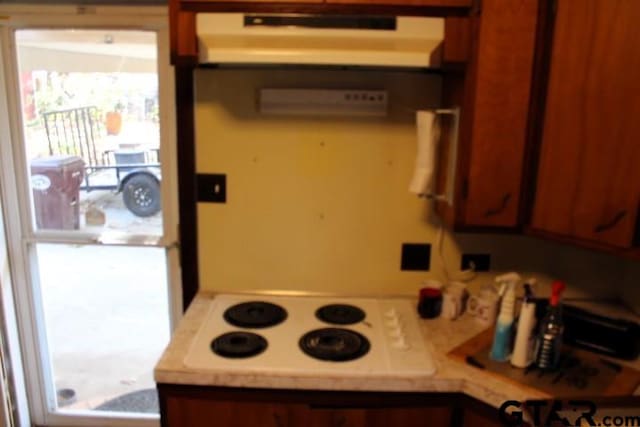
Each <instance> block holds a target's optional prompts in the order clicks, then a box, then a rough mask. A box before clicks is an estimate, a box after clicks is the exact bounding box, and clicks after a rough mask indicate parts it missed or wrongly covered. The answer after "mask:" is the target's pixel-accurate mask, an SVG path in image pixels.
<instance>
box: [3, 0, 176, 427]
mask: <svg viewBox="0 0 640 427" xmlns="http://www.w3.org/2000/svg"><path fill="white" fill-rule="evenodd" d="M55 28H59V29H65V28H83V29H100V28H106V29H112V30H117V29H123V30H150V31H155V32H156V34H157V46H158V85H159V105H160V114H161V117H160V137H161V144H160V147H161V151H160V161H161V164H162V165H163V166H162V167H163V171H162V176H163V180H162V185H161V187H160V188H161V191H162V209H163V227H164V230H163V236H162V237H161V238H158V239H155V238H150V236H114V235H112V234H107V233H101V234H86V233H78V232H68V231H44V230H34V228H33V224H32V220H31V218H30V216H27V215H21V214H20V213H21V212H30V209H31V208H30V185H29V182H28V178H27V177H28V171H27V162H26V155H25V144H24V138H23V130H22V129H23V128H22V114H21V107H20V105H21V102H20V95H19V93H20V92H19V79H18V70H17V61H16V60H15V58H16V45H15V37H14V32H15V30H17V29H55ZM168 28H169V25H168V11H167V8H166V7H139V6H138V7H124V6H117V7H116V6H42V5H38V6H17V5H4V6H3V5H0V53H1V55H0V93H1V92H3V91H4V92H6V106H5V108H6V110H7V111H8V115H0V129H5V130H8V132H7V131H4V132H2V131H0V167H1V169H2V171H0V181H1V182H2V183H3V185H2V197H3V200H4V203H3V205H4V209H5V221H6V225H7V241H8V246H9V252H10V253H11V255H12V263H11V274H12V278H13V283H14V284H17V285H16V286H15V289H14V293H15V301H16V305H17V306H19V307H23V308H26V309H23V310H20V312H19V313H18V332H19V337H20V341H21V350H22V359H23V363H24V368H25V372H24V380H25V385H26V392H27V396H29V399H28V404H29V408H30V411H29V412H30V414H31V422H33V423H35V424H44V425H66V426H75V425H90V426H104V427H120V426H122V427H124V426H128V427H131V426H141V427H142V426H145V427H146V426H157V425H159V422H158V417H157V416H155V415H142V414H137V415H132V416H128V417H124V416H123V415H122V414H113V415H111V414H105V415H104V416H94V415H93V414H92V413H91V412H90V411H73V412H71V411H65V410H63V409H58V410H56V411H55V412H53V411H52V410H51V409H52V408H55V396H51V395H49V396H47V393H46V390H53V389H54V387H53V384H52V375H51V367H50V366H48V365H47V363H45V361H46V360H47V359H48V358H47V357H44V355H43V354H42V353H43V352H42V351H39V349H40V348H41V347H42V343H46V333H45V330H44V319H43V318H42V313H43V311H42V309H41V308H42V307H41V300H40V297H39V292H38V287H39V285H38V278H37V277H36V275H37V269H36V268H35V265H32V262H33V261H32V260H34V259H35V257H33V256H31V255H32V254H31V253H30V251H33V250H35V246H34V245H33V243H35V242H38V243H44V242H57V243H78V244H102V245H126V246H152V247H165V248H166V249H167V266H168V283H169V290H168V292H169V301H170V313H168V315H169V317H170V324H171V328H173V327H174V325H175V324H176V323H177V321H178V320H179V318H180V317H181V313H182V291H181V285H180V272H179V256H178V253H177V250H175V249H176V248H177V245H176V244H175V242H176V240H177V224H178V209H177V207H178V201H177V200H178V198H177V165H176V161H175V159H176V153H175V151H176V143H175V141H176V125H175V101H174V100H175V96H174V80H173V79H174V77H173V69H172V67H171V66H170V64H169V57H170V56H169V33H168ZM0 98H2V97H0ZM2 107H3V106H2V105H0V112H1V111H2V110H3V108H2ZM7 138H8V139H9V140H7ZM8 206H13V207H16V206H17V207H19V209H15V208H14V209H9V208H8ZM47 347H48V346H46V345H45V348H47ZM49 394H51V393H49Z"/></svg>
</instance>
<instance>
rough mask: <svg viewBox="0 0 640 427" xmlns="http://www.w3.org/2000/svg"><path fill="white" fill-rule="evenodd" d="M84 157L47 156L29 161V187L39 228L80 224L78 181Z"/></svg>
mask: <svg viewBox="0 0 640 427" xmlns="http://www.w3.org/2000/svg"><path fill="white" fill-rule="evenodd" d="M83 177H84V161H83V160H82V159H81V158H80V157H77V156H50V157H41V158H37V159H34V160H32V161H31V189H32V191H33V205H34V210H35V215H36V225H37V226H38V228H39V229H50V230H51V229H54V230H77V229H78V228H80V185H81V184H82V179H83Z"/></svg>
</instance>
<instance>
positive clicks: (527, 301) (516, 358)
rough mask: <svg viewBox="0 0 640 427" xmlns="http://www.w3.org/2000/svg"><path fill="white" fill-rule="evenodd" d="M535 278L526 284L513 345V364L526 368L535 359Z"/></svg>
mask: <svg viewBox="0 0 640 427" xmlns="http://www.w3.org/2000/svg"><path fill="white" fill-rule="evenodd" d="M535 281H536V280H535V279H529V280H528V281H527V283H525V284H524V299H523V301H522V308H521V309H520V319H519V320H518V331H517V332H516V342H515V344H514V346H513V354H512V355H511V364H512V365H513V366H515V367H516V368H526V367H527V366H529V365H530V364H531V362H532V361H533V344H534V341H535V340H534V336H533V328H534V327H535V326H536V303H535V302H534V301H533V290H532V289H531V288H532V287H533V285H534V284H535Z"/></svg>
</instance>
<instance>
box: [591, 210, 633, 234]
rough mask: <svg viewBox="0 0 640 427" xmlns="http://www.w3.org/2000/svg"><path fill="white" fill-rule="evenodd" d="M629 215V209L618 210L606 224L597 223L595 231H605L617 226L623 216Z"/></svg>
mask: <svg viewBox="0 0 640 427" xmlns="http://www.w3.org/2000/svg"><path fill="white" fill-rule="evenodd" d="M626 215H627V211H620V212H618V213H617V214H616V215H615V216H614V217H613V218H612V219H611V221H609V222H605V223H604V224H600V225H596V226H595V228H594V229H593V232H594V233H602V232H603V231H607V230H609V229H610V228H613V227H615V226H616V225H617V224H618V223H619V222H620V220H621V219H622V218H624V217H625V216H626Z"/></svg>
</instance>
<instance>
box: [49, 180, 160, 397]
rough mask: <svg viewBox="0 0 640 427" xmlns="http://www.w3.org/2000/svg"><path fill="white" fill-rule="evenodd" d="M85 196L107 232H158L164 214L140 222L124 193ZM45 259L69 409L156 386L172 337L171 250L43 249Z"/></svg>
mask: <svg viewBox="0 0 640 427" xmlns="http://www.w3.org/2000/svg"><path fill="white" fill-rule="evenodd" d="M99 193H102V194H99ZM82 199H84V201H83V202H82V206H81V209H83V210H85V209H86V207H87V206H88V203H92V204H94V205H95V206H98V207H99V208H100V209H102V210H103V211H104V213H105V215H106V224H105V226H104V227H105V228H106V229H117V230H127V231H130V232H136V233H140V232H153V231H155V233H159V227H160V225H161V217H160V214H158V215H155V216H154V217H150V218H145V219H143V218H138V217H135V216H134V215H132V214H131V213H130V212H129V211H127V210H126V209H125V208H124V206H123V204H122V198H121V196H120V195H116V194H113V193H112V192H108V191H107V192H92V193H91V194H90V195H89V197H88V198H87V197H81V200H82ZM38 261H39V265H40V286H41V290H42V298H43V306H44V313H45V319H46V324H47V333H48V341H49V350H50V353H51V362H52V368H53V374H54V378H55V385H56V388H57V389H63V388H70V389H73V390H74V391H75V392H76V403H75V404H73V405H71V406H70V408H79V409H91V408H95V407H96V406H98V405H100V404H101V403H103V402H104V401H106V400H108V399H111V398H113V397H115V396H118V395H121V394H124V393H129V392H132V391H136V390H141V389H145V388H147V389H148V388H154V387H155V384H154V382H153V367H154V365H155V363H156V361H157V359H158V358H159V357H160V354H161V352H162V351H163V349H164V347H165V346H166V344H167V343H168V341H169V335H170V332H169V305H168V291H167V275H166V262H165V255H164V250H163V249H159V248H135V247H105V246H84V245H58V244H55V245H54V244H41V245H38Z"/></svg>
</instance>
